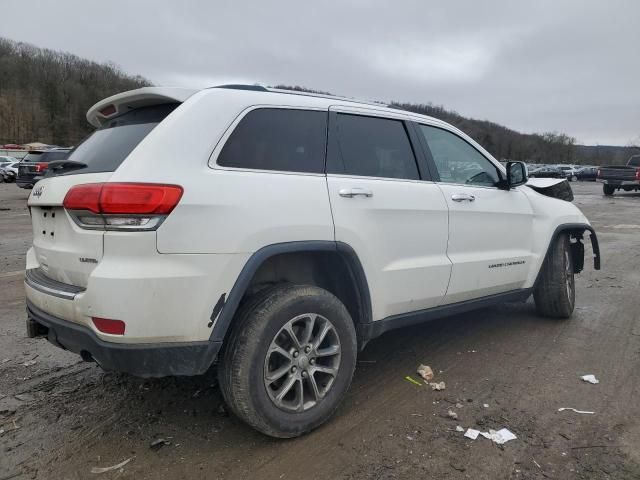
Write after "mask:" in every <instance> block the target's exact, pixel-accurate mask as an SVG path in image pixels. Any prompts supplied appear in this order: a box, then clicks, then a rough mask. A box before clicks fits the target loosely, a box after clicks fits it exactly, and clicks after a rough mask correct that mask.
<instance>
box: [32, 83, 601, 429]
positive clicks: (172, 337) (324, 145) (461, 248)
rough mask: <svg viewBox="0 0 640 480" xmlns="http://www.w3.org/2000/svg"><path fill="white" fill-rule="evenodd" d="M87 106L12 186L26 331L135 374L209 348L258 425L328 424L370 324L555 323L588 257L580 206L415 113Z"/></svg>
mask: <svg viewBox="0 0 640 480" xmlns="http://www.w3.org/2000/svg"><path fill="white" fill-rule="evenodd" d="M87 119H88V120H89V122H90V123H91V124H92V125H94V126H95V127H97V130H96V131H95V132H94V133H93V134H92V135H91V136H89V137H88V138H87V139H86V140H85V141H84V142H82V143H81V144H80V145H79V146H77V147H76V148H75V149H74V150H73V152H72V153H71V155H70V156H69V157H68V159H66V160H60V161H57V162H52V163H51V164H50V165H49V167H50V168H49V170H48V173H47V176H46V177H45V178H44V179H43V180H41V181H40V182H38V184H37V185H36V186H35V188H34V189H33V191H32V192H31V195H30V197H29V206H30V209H31V216H32V220H33V237H34V240H33V247H32V248H31V249H29V251H28V253H27V273H26V280H25V283H26V295H27V310H28V325H27V327H28V331H29V334H30V335H31V336H47V337H48V339H49V341H50V342H52V343H54V344H55V345H57V346H60V347H62V348H65V349H68V350H71V351H73V352H76V353H79V354H80V355H81V356H82V357H83V358H84V359H86V360H93V361H96V362H97V363H98V364H99V365H101V366H102V367H103V368H105V369H109V370H117V371H123V372H128V373H131V374H133V375H138V376H146V377H155V376H164V375H197V374H202V373H204V372H205V371H206V370H207V369H209V367H211V366H212V365H213V364H214V363H217V364H218V372H219V379H220V384H221V388H222V392H223V395H224V397H225V399H226V401H227V403H228V404H229V406H230V407H231V408H232V410H233V411H234V412H235V413H236V414H237V415H238V416H239V417H241V418H242V419H243V420H245V421H246V422H248V423H249V424H250V425H252V426H253V427H255V428H256V429H258V430H260V431H261V432H264V433H266V434H268V435H272V436H276V437H293V436H297V435H300V434H302V433H304V432H307V431H309V430H311V429H313V428H315V427H317V426H318V425H320V424H322V423H323V422H324V421H325V420H327V418H328V417H329V416H330V415H331V414H332V412H333V411H334V410H335V408H336V406H337V405H338V403H339V401H340V399H341V398H343V397H344V395H345V392H346V390H347V388H348V387H349V384H350V382H351V378H352V375H353V371H354V367H355V364H356V355H357V353H358V351H359V350H361V349H362V348H363V347H364V345H365V344H366V343H367V341H368V340H370V339H372V338H374V337H376V336H378V335H380V334H382V333H383V332H385V331H387V330H389V329H392V328H396V327H402V326H406V325H411V324H415V323H418V322H423V321H426V320H430V319H433V318H436V317H441V316H444V315H448V314H452V313H459V312H464V311H467V310H471V309H474V308H477V307H483V306H487V305H490V304H494V303H497V302H504V301H515V300H520V301H522V300H525V299H527V298H528V297H529V296H530V295H531V294H533V296H534V298H535V302H536V305H537V308H538V310H539V311H540V313H542V314H543V315H547V316H552V317H558V318H566V317H569V316H570V315H571V313H572V311H573V307H574V299H575V289H574V276H573V275H574V273H576V272H579V271H581V270H582V267H583V259H584V246H583V243H582V238H583V233H584V232H586V231H588V232H590V238H591V242H592V246H593V252H594V260H595V267H596V268H599V252H598V244H597V240H596V237H595V234H594V232H593V229H592V228H591V226H590V225H589V222H588V221H587V219H586V218H585V216H584V215H583V214H582V213H581V212H580V210H578V208H576V207H575V206H574V205H573V204H571V203H569V202H565V201H562V200H558V199H556V198H551V197H549V196H545V195H542V194H540V193H538V192H537V191H535V190H534V189H532V188H529V187H528V186H524V185H523V184H524V183H525V182H526V180H527V178H526V173H525V169H524V165H523V164H522V163H519V162H510V163H509V164H508V165H507V168H506V169H505V168H504V167H503V166H502V165H500V163H499V162H498V161H496V160H495V159H494V158H493V157H492V156H491V155H490V154H489V153H487V152H486V151H485V150H484V149H482V147H480V146H479V145H478V144H477V143H475V142H474V141H473V140H471V139H470V138H469V137H467V136H466V135H464V134H463V133H462V132H460V131H459V130H457V129H456V128H454V127H452V126H450V125H448V124H446V123H444V122H441V121H439V120H436V119H433V118H429V117H425V116H421V115H416V114H413V113H409V112H405V111H401V110H395V109H391V108H386V107H384V106H382V105H379V104H366V103H360V102H355V101H352V100H348V99H343V98H337V97H327V96H319V95H307V94H300V93H295V92H288V91H278V90H274V89H267V88H264V87H254V86H241V85H229V86H222V87H215V88H209V89H205V90H201V91H196V90H187V89H179V88H155V87H151V88H142V89H139V90H134V91H130V92H125V93H122V94H119V95H115V96H113V97H110V98H107V99H105V100H103V101H101V102H99V103H98V104H96V105H95V106H93V107H92V108H91V109H90V110H89V112H88V113H87ZM177 159H178V160H179V163H180V166H179V168H176V165H177V164H176V161H177Z"/></svg>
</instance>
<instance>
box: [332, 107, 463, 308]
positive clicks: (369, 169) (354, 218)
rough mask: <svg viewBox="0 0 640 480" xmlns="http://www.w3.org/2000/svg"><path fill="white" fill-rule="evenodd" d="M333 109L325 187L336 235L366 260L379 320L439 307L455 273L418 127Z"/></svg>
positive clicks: (443, 209) (443, 211) (376, 114)
mask: <svg viewBox="0 0 640 480" xmlns="http://www.w3.org/2000/svg"><path fill="white" fill-rule="evenodd" d="M330 112H331V113H330V116H329V117H330V121H329V123H330V127H329V145H328V151H327V184H328V189H329V198H330V200H331V209H332V213H333V220H334V225H335V238H336V240H337V241H339V242H344V243H346V244H348V245H350V246H351V247H352V248H353V249H354V250H355V251H356V252H357V254H358V256H359V258H360V261H361V262H362V265H363V268H364V270H365V274H366V276H367V281H368V283H369V289H370V291H371V297H372V301H373V305H372V307H373V318H374V320H379V319H381V318H385V317H389V316H391V315H397V314H401V313H405V312H410V311H416V310H421V309H425V308H429V307H434V306H437V305H439V304H440V303H441V302H442V300H443V296H444V294H445V291H446V288H447V284H448V282H449V275H450V271H451V263H450V262H449V260H448V258H447V256H446V249H447V237H448V227H447V222H448V212H447V204H446V202H445V199H444V197H443V195H442V192H441V191H440V189H439V188H438V186H437V185H436V184H435V183H434V182H432V181H431V180H430V178H429V176H428V173H427V172H426V171H425V169H424V168H423V169H422V171H421V170H420V168H419V166H418V163H417V161H416V153H418V154H420V153H421V152H419V151H418V150H417V149H416V142H415V141H414V142H412V141H411V137H412V136H413V133H411V132H412V130H411V129H410V128H409V127H408V124H407V123H406V122H405V119H404V118H403V117H402V116H400V115H398V116H393V114H389V113H388V112H381V111H378V110H374V109H372V110H368V109H351V108H349V109H347V108H337V107H332V108H331V109H330ZM413 138H414V140H415V137H413Z"/></svg>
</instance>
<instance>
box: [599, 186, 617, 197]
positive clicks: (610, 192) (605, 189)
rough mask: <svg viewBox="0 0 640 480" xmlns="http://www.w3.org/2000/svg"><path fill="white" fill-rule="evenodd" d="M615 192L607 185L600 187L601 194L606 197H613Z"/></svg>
mask: <svg viewBox="0 0 640 480" xmlns="http://www.w3.org/2000/svg"><path fill="white" fill-rule="evenodd" d="M615 191H616V189H615V188H613V187H612V186H611V185H607V184H604V185H602V192H603V193H604V194H605V195H606V196H608V197H610V196H611V195H613V192H615Z"/></svg>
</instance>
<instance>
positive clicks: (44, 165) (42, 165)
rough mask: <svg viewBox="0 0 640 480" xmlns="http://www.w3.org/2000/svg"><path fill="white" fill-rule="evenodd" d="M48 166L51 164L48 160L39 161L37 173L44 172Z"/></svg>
mask: <svg viewBox="0 0 640 480" xmlns="http://www.w3.org/2000/svg"><path fill="white" fill-rule="evenodd" d="M47 168H49V164H48V163H47V162H38V163H36V165H35V167H34V170H35V172H36V173H41V172H44V171H45V170H46V169H47Z"/></svg>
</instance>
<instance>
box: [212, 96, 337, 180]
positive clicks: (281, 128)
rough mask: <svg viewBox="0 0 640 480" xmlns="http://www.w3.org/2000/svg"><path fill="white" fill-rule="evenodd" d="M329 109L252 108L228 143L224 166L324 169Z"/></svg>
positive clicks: (222, 160)
mask: <svg viewBox="0 0 640 480" xmlns="http://www.w3.org/2000/svg"><path fill="white" fill-rule="evenodd" d="M326 131H327V112H322V111H314V110H293V109H282V108H259V109H257V110H253V111H251V112H249V113H248V114H247V115H246V116H245V117H244V118H243V119H242V120H241V121H240V123H239V124H238V125H237V126H236V128H235V130H234V131H233V133H232V134H231V135H230V136H229V139H228V140H227V142H226V143H225V145H224V147H223V148H222V151H221V152H220V156H219V157H218V165H221V166H223V167H235V168H251V169H256V170H279V171H285V172H302V173H323V172H324V153H325V144H326V138H327V133H326Z"/></svg>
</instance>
